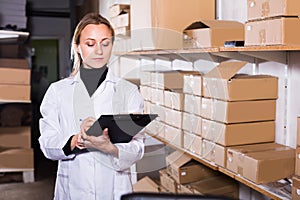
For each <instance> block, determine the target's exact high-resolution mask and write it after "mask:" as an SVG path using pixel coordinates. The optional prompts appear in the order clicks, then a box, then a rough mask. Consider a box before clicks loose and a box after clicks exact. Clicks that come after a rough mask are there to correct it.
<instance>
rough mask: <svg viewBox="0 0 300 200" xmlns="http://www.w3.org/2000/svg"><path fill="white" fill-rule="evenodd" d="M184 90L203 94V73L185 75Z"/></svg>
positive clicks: (198, 94) (194, 93)
mask: <svg viewBox="0 0 300 200" xmlns="http://www.w3.org/2000/svg"><path fill="white" fill-rule="evenodd" d="M183 92H184V93H186V94H193V95H197V96H202V75H201V74H199V75H197V74H190V75H184V76H183Z"/></svg>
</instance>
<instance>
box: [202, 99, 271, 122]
mask: <svg viewBox="0 0 300 200" xmlns="http://www.w3.org/2000/svg"><path fill="white" fill-rule="evenodd" d="M201 116H202V117H203V118H205V119H210V120H213V121H218V122H222V123H225V124H230V123H243V122H258V121H273V120H275V118H276V100H260V101H232V102H229V101H220V100H216V99H207V98H202V107H201Z"/></svg>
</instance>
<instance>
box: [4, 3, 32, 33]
mask: <svg viewBox="0 0 300 200" xmlns="http://www.w3.org/2000/svg"><path fill="white" fill-rule="evenodd" d="M0 13H1V18H0V27H1V28H7V29H14V30H20V29H26V27H27V17H26V0H2V1H0Z"/></svg>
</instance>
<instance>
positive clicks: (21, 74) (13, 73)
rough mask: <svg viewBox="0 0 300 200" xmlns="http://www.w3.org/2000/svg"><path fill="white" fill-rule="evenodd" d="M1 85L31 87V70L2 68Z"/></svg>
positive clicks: (0, 71) (0, 72) (0, 73)
mask: <svg viewBox="0 0 300 200" xmlns="http://www.w3.org/2000/svg"><path fill="white" fill-rule="evenodd" d="M0 84H17V85H30V69H17V68H1V67H0Z"/></svg>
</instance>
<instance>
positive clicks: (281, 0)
mask: <svg viewBox="0 0 300 200" xmlns="http://www.w3.org/2000/svg"><path fill="white" fill-rule="evenodd" d="M299 15H300V1H298V0H276V1H274V0H273V1H266V0H248V20H257V19H265V18H270V17H278V16H294V17H297V16H299Z"/></svg>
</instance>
